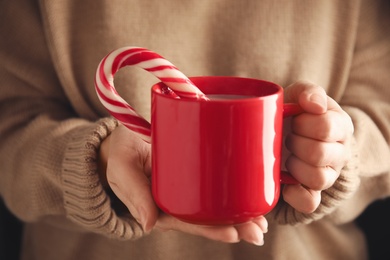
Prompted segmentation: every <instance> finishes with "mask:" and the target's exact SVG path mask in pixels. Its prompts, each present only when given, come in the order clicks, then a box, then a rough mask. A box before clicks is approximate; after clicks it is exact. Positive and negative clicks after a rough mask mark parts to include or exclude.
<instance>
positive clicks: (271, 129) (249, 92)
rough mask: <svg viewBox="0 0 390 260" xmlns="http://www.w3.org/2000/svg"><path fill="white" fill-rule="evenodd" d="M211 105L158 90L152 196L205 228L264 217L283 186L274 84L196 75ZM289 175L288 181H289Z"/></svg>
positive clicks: (280, 109) (286, 110)
mask: <svg viewBox="0 0 390 260" xmlns="http://www.w3.org/2000/svg"><path fill="white" fill-rule="evenodd" d="M191 80H192V81H193V82H194V84H195V85H196V86H197V87H198V88H199V89H200V90H201V91H202V92H203V93H205V94H206V95H207V96H208V97H210V98H211V100H209V101H205V100H194V99H191V100H189V99H176V98H173V97H172V96H169V95H166V94H164V91H162V89H164V88H163V86H164V83H158V84H156V85H154V86H153V87H152V192H153V196H154V199H155V201H156V203H157V205H158V207H159V208H160V209H161V210H163V211H164V212H166V213H167V214H170V215H172V216H174V217H176V218H178V219H181V220H183V221H186V222H190V223H195V224H203V225H220V224H235V223H241V222H246V221H249V220H251V219H253V218H255V217H257V216H260V215H265V214H267V213H268V212H270V211H271V210H272V209H273V208H274V206H275V205H276V203H277V201H278V199H279V196H280V186H281V183H285V182H294V180H292V179H291V178H290V179H288V178H286V179H284V178H283V176H284V175H283V174H281V148H282V124H283V117H285V116H291V115H294V114H297V113H300V112H301V109H300V107H299V106H298V105H294V104H283V89H282V88H281V87H280V86H278V85H277V84H275V83H272V82H267V81H263V80H258V79H250V78H239V77H192V78H191ZM286 177H288V176H286Z"/></svg>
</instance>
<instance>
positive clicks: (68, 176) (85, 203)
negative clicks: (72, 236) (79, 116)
mask: <svg viewBox="0 0 390 260" xmlns="http://www.w3.org/2000/svg"><path fill="white" fill-rule="evenodd" d="M117 126H118V123H117V121H115V120H114V119H111V118H105V119H102V120H100V121H98V122H97V123H96V124H92V125H87V126H83V127H78V128H77V129H74V130H73V133H72V134H71V135H72V138H71V140H70V141H69V143H68V146H67V149H66V151H65V157H64V161H63V167H62V169H63V170H62V182H63V187H64V203H65V209H66V212H67V217H68V218H69V219H70V220H71V221H73V222H75V223H76V224H78V225H80V226H82V227H83V228H85V229H86V230H87V231H91V232H94V233H100V234H104V235H106V236H108V237H111V238H117V239H123V240H126V239H135V238H138V237H141V236H142V234H143V231H142V228H141V227H140V226H139V225H138V223H137V222H136V221H135V220H133V219H132V218H120V217H118V216H117V214H116V213H115V211H114V210H113V209H112V207H111V201H110V197H109V196H108V194H107V193H106V191H105V190H104V189H103V186H102V185H101V183H100V179H99V174H98V171H97V163H96V162H97V151H98V149H99V146H100V143H101V142H102V141H103V140H104V139H105V138H106V137H107V136H108V135H109V134H110V133H111V132H112V131H113V130H114V129H115V128H116V127H117Z"/></svg>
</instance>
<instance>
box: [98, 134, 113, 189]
mask: <svg viewBox="0 0 390 260" xmlns="http://www.w3.org/2000/svg"><path fill="white" fill-rule="evenodd" d="M109 146H110V135H109V136H107V138H105V139H104V140H103V141H102V142H101V144H100V148H99V150H98V152H97V169H98V174H99V179H100V182H101V184H102V186H103V187H104V188H105V189H107V188H109V185H108V181H107V160H108V153H109V152H108V151H109Z"/></svg>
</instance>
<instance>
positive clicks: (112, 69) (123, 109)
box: [95, 47, 207, 142]
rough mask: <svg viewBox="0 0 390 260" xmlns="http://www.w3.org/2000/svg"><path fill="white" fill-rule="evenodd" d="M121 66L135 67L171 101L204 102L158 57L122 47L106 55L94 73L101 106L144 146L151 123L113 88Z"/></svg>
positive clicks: (203, 96)
mask: <svg viewBox="0 0 390 260" xmlns="http://www.w3.org/2000/svg"><path fill="white" fill-rule="evenodd" d="M124 66H138V67H141V68H143V69H145V70H146V71H148V72H150V73H152V74H153V75H155V76H156V77H157V78H159V79H160V80H161V81H162V82H164V83H165V85H167V86H168V87H169V88H170V89H169V88H167V89H165V90H164V91H165V93H166V94H169V95H171V96H172V97H174V98H179V97H180V98H194V99H205V100H207V98H206V96H205V95H204V94H203V93H202V92H201V91H200V90H199V89H198V88H197V87H196V86H195V85H194V84H193V83H192V82H191V80H190V79H188V78H187V77H186V76H185V75H184V74H183V73H182V72H180V71H179V70H178V69H177V68H176V67H175V66H174V65H173V64H172V63H170V62H169V61H167V60H166V59H164V58H163V57H161V56H160V55H159V54H157V53H154V52H152V51H150V50H148V49H145V48H140V47H124V48H120V49H117V50H115V51H113V52H111V53H109V54H108V55H107V56H106V57H105V58H103V60H102V61H101V62H100V64H99V67H98V69H97V71H96V77H95V89H96V92H97V94H98V97H99V99H100V102H101V103H102V104H103V105H104V106H105V108H106V109H107V110H108V112H109V113H110V114H111V115H112V116H113V117H115V118H116V119H118V120H119V121H120V122H121V123H122V124H123V125H125V126H126V127H127V128H129V129H130V130H133V131H134V132H136V133H137V134H139V135H140V136H141V138H142V139H143V140H145V141H146V142H150V123H149V122H148V121H146V120H145V119H144V118H142V117H141V116H140V115H138V114H137V113H136V112H135V110H134V109H133V108H132V107H131V106H130V105H129V104H128V103H127V102H126V101H125V100H124V99H123V98H122V97H120V96H119V94H118V92H117V91H116V89H115V87H114V75H115V73H116V72H117V71H118V70H119V69H120V68H122V67H124Z"/></svg>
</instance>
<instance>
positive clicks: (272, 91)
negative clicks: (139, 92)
mask: <svg viewBox="0 0 390 260" xmlns="http://www.w3.org/2000/svg"><path fill="white" fill-rule="evenodd" d="M189 79H190V80H191V81H193V82H194V84H195V85H196V82H198V81H199V82H200V81H201V82H221V80H228V81H232V82H239V81H240V82H242V81H245V82H247V83H250V84H252V85H251V87H250V88H251V89H253V88H256V86H255V85H257V88H258V90H255V91H260V89H259V86H260V85H259V84H261V86H262V87H263V89H264V90H265V89H266V90H267V92H269V93H262V94H248V95H247V97H242V98H241V97H240V98H238V99H224V98H221V99H212V100H203V99H189V98H177V96H175V95H169V94H166V93H163V91H162V86H166V84H165V83H164V82H161V81H160V82H157V83H155V84H154V85H153V86H152V94H155V95H159V96H161V97H164V98H168V99H177V100H185V101H188V102H222V103H223V102H229V103H231V102H248V101H255V100H257V101H258V100H259V99H268V98H271V97H272V96H275V95H276V96H277V95H281V94H282V92H283V88H282V87H281V86H280V85H278V84H277V83H275V82H272V81H267V80H262V79H257V78H246V77H237V76H194V77H189ZM231 84H232V83H229V84H228V87H229V86H231ZM198 87H199V89H200V90H201V91H203V92H204V94H205V95H206V96H207V95H208V94H210V95H213V94H217V95H221V94H222V95H224V94H226V95H242V96H246V95H245V94H242V93H241V92H240V93H238V94H237V93H234V94H232V93H209V92H208V91H207V90H206V91H205V89H204V86H203V85H200V86H198ZM223 87H225V85H224V86H223ZM240 90H242V89H240ZM229 91H230V92H231V91H235V90H232V88H230V90H227V92H229ZM246 91H249V90H246ZM223 92H226V90H224V91H223Z"/></svg>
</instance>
